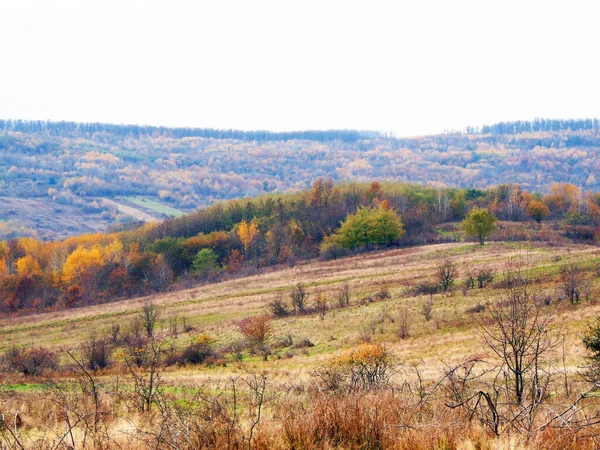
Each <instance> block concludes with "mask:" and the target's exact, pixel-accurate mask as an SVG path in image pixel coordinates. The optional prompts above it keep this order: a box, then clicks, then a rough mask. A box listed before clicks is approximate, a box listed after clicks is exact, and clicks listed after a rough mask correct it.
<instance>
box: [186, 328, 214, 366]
mask: <svg viewBox="0 0 600 450" xmlns="http://www.w3.org/2000/svg"><path fill="white" fill-rule="evenodd" d="M214 344H215V341H214V339H212V338H211V337H210V336H209V335H208V334H206V333H202V334H200V335H199V336H197V337H196V338H195V339H194V340H193V342H192V343H191V344H190V345H188V346H187V347H186V348H184V349H183V352H182V353H181V358H182V360H183V362H185V363H188V364H202V363H203V362H205V361H206V360H208V359H209V358H215V357H216V356H217V354H216V352H215V349H214Z"/></svg>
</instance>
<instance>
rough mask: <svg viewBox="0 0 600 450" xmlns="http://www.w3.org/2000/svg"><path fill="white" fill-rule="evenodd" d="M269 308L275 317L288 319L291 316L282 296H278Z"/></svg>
mask: <svg viewBox="0 0 600 450" xmlns="http://www.w3.org/2000/svg"><path fill="white" fill-rule="evenodd" d="M269 306H270V308H271V312H272V313H273V315H274V316H275V317H286V316H288V315H289V314H290V312H289V310H288V309H287V307H286V306H285V304H284V302H283V299H282V298H281V294H278V295H277V296H276V297H275V299H274V300H273V301H272V302H271V303H270V305H269Z"/></svg>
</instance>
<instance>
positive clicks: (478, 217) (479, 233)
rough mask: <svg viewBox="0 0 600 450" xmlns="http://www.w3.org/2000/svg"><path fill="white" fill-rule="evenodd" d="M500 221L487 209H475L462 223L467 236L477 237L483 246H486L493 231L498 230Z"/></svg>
mask: <svg viewBox="0 0 600 450" xmlns="http://www.w3.org/2000/svg"><path fill="white" fill-rule="evenodd" d="M497 220H498V219H497V218H496V216H494V215H493V214H492V213H491V212H489V211H488V210H487V209H486V208H481V209H480V208H477V207H475V208H473V209H472V210H471V211H470V212H469V214H468V215H467V217H465V220H463V222H462V227H463V230H465V234H466V235H467V236H472V237H476V238H477V239H478V240H479V243H480V244H481V245H483V244H484V241H485V238H487V237H488V236H489V235H490V234H491V232H492V231H494V230H495V229H496V221H497Z"/></svg>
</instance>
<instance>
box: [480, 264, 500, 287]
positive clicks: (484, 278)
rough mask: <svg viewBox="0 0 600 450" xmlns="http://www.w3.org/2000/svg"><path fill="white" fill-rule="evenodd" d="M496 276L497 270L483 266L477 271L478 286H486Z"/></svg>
mask: <svg viewBox="0 0 600 450" xmlns="http://www.w3.org/2000/svg"><path fill="white" fill-rule="evenodd" d="M495 276H496V272H495V271H494V270H493V269H491V268H489V267H485V266H484V267H481V268H479V269H478V270H477V272H476V277H477V287H478V288H479V289H483V288H485V287H486V286H487V285H488V284H490V283H491V282H492V281H494V277H495Z"/></svg>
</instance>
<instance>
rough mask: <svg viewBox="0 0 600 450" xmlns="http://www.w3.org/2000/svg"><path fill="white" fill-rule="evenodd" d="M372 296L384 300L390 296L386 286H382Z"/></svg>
mask: <svg viewBox="0 0 600 450" xmlns="http://www.w3.org/2000/svg"><path fill="white" fill-rule="evenodd" d="M374 297H375V299H376V300H386V299H388V298H390V297H391V296H390V291H389V290H388V288H387V287H382V288H381V289H380V290H379V291H377V293H376V294H375V296H374Z"/></svg>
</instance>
